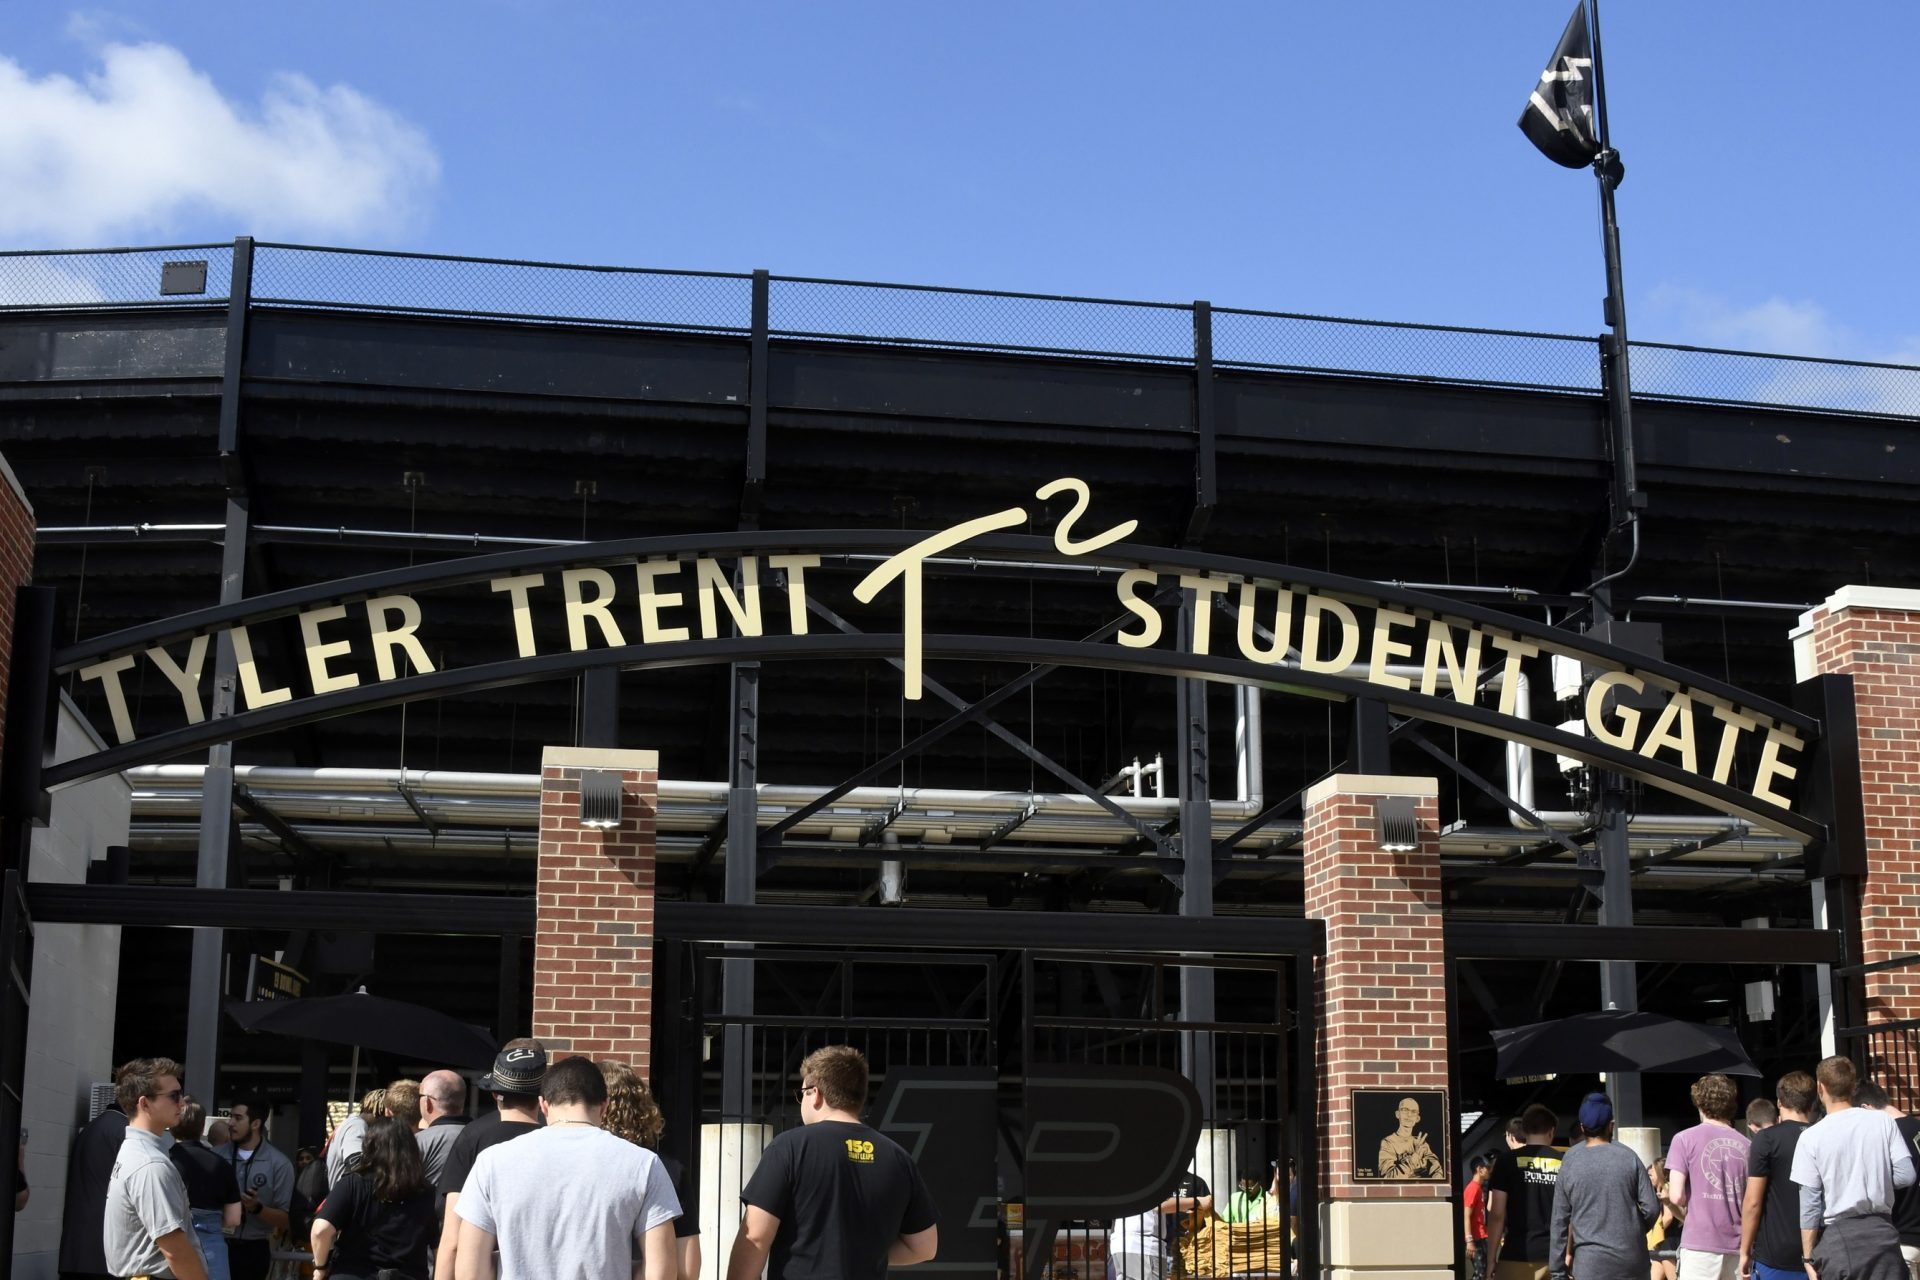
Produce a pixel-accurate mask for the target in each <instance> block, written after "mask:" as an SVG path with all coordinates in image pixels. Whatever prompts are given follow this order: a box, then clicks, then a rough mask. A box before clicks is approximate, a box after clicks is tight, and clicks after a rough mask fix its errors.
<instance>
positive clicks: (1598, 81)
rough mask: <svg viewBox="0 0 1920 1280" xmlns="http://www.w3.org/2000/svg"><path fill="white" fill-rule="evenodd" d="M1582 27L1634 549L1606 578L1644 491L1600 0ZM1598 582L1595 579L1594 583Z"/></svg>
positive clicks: (1625, 499) (1619, 454)
mask: <svg viewBox="0 0 1920 1280" xmlns="http://www.w3.org/2000/svg"><path fill="white" fill-rule="evenodd" d="M1585 2H1586V5H1587V29H1588V30H1589V31H1590V32H1591V33H1592V36H1593V108H1594V127H1595V132H1596V134H1597V135H1598V141H1599V143H1600V154H1599V155H1598V156H1596V157H1594V162H1593V172H1594V176H1595V178H1597V179H1598V180H1599V183H1600V226H1601V239H1602V242H1603V245H1604V247H1605V251H1606V259H1607V299H1606V311H1605V315H1606V322H1607V327H1608V329H1610V330H1611V331H1612V332H1611V334H1610V338H1609V343H1608V348H1609V349H1608V353H1607V355H1608V359H1607V424H1608V427H1609V436H1610V438H1611V440H1612V444H1613V494H1612V499H1613V527H1614V528H1616V529H1617V528H1619V527H1620V526H1621V525H1623V524H1625V525H1631V526H1632V529H1633V550H1632V553H1631V554H1630V556H1629V558H1628V560H1627V564H1626V567H1625V568H1622V569H1621V570H1620V573H1619V574H1610V575H1608V577H1607V578H1602V579H1601V580H1600V582H1606V581H1609V580H1611V579H1612V578H1614V577H1618V576H1620V575H1621V574H1624V573H1625V572H1626V571H1627V569H1630V568H1632V567H1633V562H1634V561H1635V560H1637V559H1638V558H1639V553H1640V508H1641V507H1643V506H1645V505H1646V497H1645V495H1644V494H1642V493H1641V492H1640V487H1639V482H1638V480H1637V478H1636V476H1635V471H1634V456H1633V380H1632V377H1631V376H1630V374H1629V371H1628V363H1629V361H1628V346H1627V292H1626V286H1625V284H1624V283H1622V281H1621V273H1620V223H1619V220H1618V219H1617V218H1616V217H1615V216H1614V208H1613V193H1614V189H1615V188H1616V187H1618V186H1619V185H1620V178H1621V176H1622V170H1621V168H1620V163H1619V156H1618V155H1617V154H1616V153H1615V151H1614V149H1613V142H1612V138H1611V134H1610V129H1609V125H1610V122H1609V121H1608V119H1607V75H1606V64H1605V62H1604V60H1603V59H1602V57H1601V53H1600V0H1585ZM1600 582H1597V583H1595V584H1594V585H1595V586H1599V585H1600Z"/></svg>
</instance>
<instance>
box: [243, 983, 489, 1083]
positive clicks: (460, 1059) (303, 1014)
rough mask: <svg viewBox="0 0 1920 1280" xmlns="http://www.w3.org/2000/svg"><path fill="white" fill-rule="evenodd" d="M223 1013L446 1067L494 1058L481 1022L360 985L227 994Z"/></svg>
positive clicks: (253, 1027) (286, 1032) (253, 1025)
mask: <svg viewBox="0 0 1920 1280" xmlns="http://www.w3.org/2000/svg"><path fill="white" fill-rule="evenodd" d="M227 1013H228V1014H229V1015H230V1016H231V1017H232V1018H233V1020H234V1021H235V1022H237V1023H239V1024H240V1025H241V1026H243V1027H245V1028H246V1029H247V1030H249V1031H268V1032H272V1033H273V1034H275V1035H283V1036H293V1037H295V1038H296V1039H302V1040H325V1041H328V1042H329V1043H332V1044H350V1045H353V1046H354V1047H355V1048H360V1049H377V1050H379V1051H380V1052H382V1053H392V1054H397V1055H399V1056H401V1057H404V1058H412V1059H416V1060H418V1061H420V1062H433V1063H441V1064H444V1065H446V1066H450V1067H484V1066H488V1065H491V1064H492V1062H493V1054H494V1043H493V1037H492V1036H490V1035H488V1034H487V1033H486V1032H485V1031H484V1030H482V1029H481V1028H479V1027H476V1026H472V1025H470V1024H468V1023H465V1022H461V1021H459V1020H458V1019H456V1018H450V1017H448V1016H447V1015H446V1014H444V1013H441V1012H440V1011H439V1010H437V1009H429V1008H427V1007H425V1006H424V1005H417V1004H408V1003H407V1002H406V1001H404V1000H389V999H387V998H386V997H385V996H370V995H368V994H367V993H366V992H365V991H364V990H363V991H357V992H354V993H353V994H351V995H343V996H316V997H313V998H311V999H306V1000H258V1001H252V1002H248V1001H242V1000H229V1001H227Z"/></svg>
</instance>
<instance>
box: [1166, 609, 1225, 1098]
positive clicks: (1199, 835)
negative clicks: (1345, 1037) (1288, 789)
mask: <svg viewBox="0 0 1920 1280" xmlns="http://www.w3.org/2000/svg"><path fill="white" fill-rule="evenodd" d="M1194 607H1195V606H1194V600H1193V597H1192V596H1191V595H1187V596H1186V597H1185V598H1184V599H1183V600H1182V602H1181V605H1180V644H1181V645H1182V646H1185V647H1187V648H1188V649H1189V650H1190V649H1191V646H1192V644H1193V626H1194ZM1174 698H1175V715H1176V719H1175V724H1176V727H1177V729H1178V736H1177V738H1176V740H1175V747H1174V751H1175V758H1176V759H1177V760H1178V761H1179V762H1180V774H1179V777H1180V827H1181V832H1182V834H1181V837H1180V852H1181V854H1182V856H1183V857H1184V859H1185V861H1186V874H1185V876H1183V877H1182V880H1181V892H1180V914H1181V915H1182V916H1185V917H1187V918H1189V919H1201V920H1207V919H1211V918H1212V917H1213V884H1214V878H1215V868H1216V867H1219V868H1224V867H1225V866H1226V865H1227V864H1226V863H1225V862H1224V861H1220V862H1216V861H1215V859H1214V856H1213V799H1212V786H1213V771H1212V760H1211V756H1210V752H1209V745H1210V744H1209V743H1208V740H1207V739H1208V723H1207V686H1206V684H1205V683H1204V682H1202V681H1199V680H1176V681H1175V682H1174ZM1213 976H1214V975H1213V969H1212V968H1211V967H1208V966H1204V965H1183V966H1182V967H1181V969H1180V1019H1181V1021H1183V1022H1190V1023H1191V1022H1212V1021H1213V1020H1214V982H1213ZM1180 1068H1181V1074H1183V1075H1185V1076H1186V1077H1187V1079H1188V1080H1190V1081H1192V1082H1193V1087H1194V1088H1195V1089H1196V1090H1198V1091H1199V1094H1200V1102H1201V1106H1202V1108H1203V1109H1204V1112H1205V1114H1207V1115H1209V1116H1211V1114H1212V1109H1213V1082H1214V1054H1213V1033H1212V1032H1208V1031H1183V1032H1182V1033H1181V1035H1180Z"/></svg>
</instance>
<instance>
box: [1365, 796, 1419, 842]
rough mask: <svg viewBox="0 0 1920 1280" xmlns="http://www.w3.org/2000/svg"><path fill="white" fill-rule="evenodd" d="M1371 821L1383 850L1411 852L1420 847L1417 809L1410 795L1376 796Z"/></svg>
mask: <svg viewBox="0 0 1920 1280" xmlns="http://www.w3.org/2000/svg"><path fill="white" fill-rule="evenodd" d="M1373 821H1374V825H1375V826H1376V827H1377V828H1378V830H1379V833H1380V848H1381V849H1382V850H1383V851H1385V852H1387V853H1412V852H1413V851H1414V850H1415V849H1418V848H1419V847H1420V818H1419V809H1418V807H1417V806H1416V804H1415V802H1414V799H1413V797H1412V796H1376V797H1375V798H1374V801H1373Z"/></svg>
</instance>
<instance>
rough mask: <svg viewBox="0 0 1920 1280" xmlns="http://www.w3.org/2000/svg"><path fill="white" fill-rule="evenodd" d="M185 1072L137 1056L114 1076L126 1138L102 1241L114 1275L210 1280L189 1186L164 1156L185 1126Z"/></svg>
mask: <svg viewBox="0 0 1920 1280" xmlns="http://www.w3.org/2000/svg"><path fill="white" fill-rule="evenodd" d="M180 1075H181V1071H180V1064H179V1063H177V1062H174V1061H173V1060H171V1059H169V1058H136V1059H135V1060H134V1061H132V1062H129V1063H128V1064H127V1065H126V1066H124V1067H121V1068H120V1070H119V1071H118V1072H116V1073H115V1075H114V1078H115V1081H116V1086H115V1087H116V1091H117V1093H118V1095H119V1102H120V1109H121V1110H122V1111H124V1112H126V1113H127V1136H126V1140H125V1141H124V1142H122V1143H121V1144H120V1154H119V1155H118V1156H116V1157H114V1161H113V1173H112V1175H111V1176H110V1177H109V1178H108V1179H107V1211H106V1218H105V1222H104V1226H103V1228H102V1238H101V1244H102V1245H103V1246H104V1248H105V1250H106V1260H107V1268H108V1270H110V1271H111V1272H112V1273H113V1274H114V1275H116V1276H170V1277H173V1278H174V1280H206V1276H207V1264H206V1262H205V1260H204V1259H202V1258H201V1256H200V1246H199V1245H198V1244H197V1243H195V1241H194V1238H193V1210H192V1209H191V1208H190V1207H189V1205H188V1202H187V1184H186V1183H185V1182H184V1181H182V1180H181V1178H180V1171H179V1170H178V1169H176V1168H175V1167H174V1164H173V1161H172V1160H171V1159H169V1158H168V1157H167V1148H168V1147H169V1146H171V1145H172V1142H173V1139H172V1137H171V1135H170V1134H169V1132H168V1131H169V1130H170V1129H172V1128H173V1126H174V1125H176V1124H178V1123H179V1122H180V1112H181V1100H182V1099H183V1098H184V1097H185V1096H186V1095H185V1093H184V1092H183V1091H182V1090H181V1088H180Z"/></svg>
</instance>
